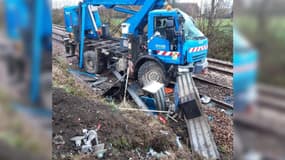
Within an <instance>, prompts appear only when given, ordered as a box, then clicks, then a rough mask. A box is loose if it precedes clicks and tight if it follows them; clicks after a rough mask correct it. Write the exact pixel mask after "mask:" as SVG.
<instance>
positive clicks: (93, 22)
mask: <svg viewBox="0 0 285 160" xmlns="http://www.w3.org/2000/svg"><path fill="white" fill-rule="evenodd" d="M88 11H89V14H90V17H91V20H92V24H93V26H94V28H95V31H96V32H97V31H98V27H97V25H96V20H95V19H94V16H93V14H92V11H91V6H90V5H88Z"/></svg>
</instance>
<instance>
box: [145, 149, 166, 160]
mask: <svg viewBox="0 0 285 160" xmlns="http://www.w3.org/2000/svg"><path fill="white" fill-rule="evenodd" d="M170 155H171V154H170V153H169V152H167V151H164V152H159V153H158V152H156V151H155V150H153V149H152V148H150V149H149V151H148V152H147V157H154V158H156V159H161V158H166V157H168V156H170Z"/></svg>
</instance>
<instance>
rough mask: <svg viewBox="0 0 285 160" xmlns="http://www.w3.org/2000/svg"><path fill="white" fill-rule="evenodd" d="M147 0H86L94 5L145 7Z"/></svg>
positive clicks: (85, 0)
mask: <svg viewBox="0 0 285 160" xmlns="http://www.w3.org/2000/svg"><path fill="white" fill-rule="evenodd" d="M145 2H146V0H84V3H88V4H92V5H143V4H144V3H145Z"/></svg>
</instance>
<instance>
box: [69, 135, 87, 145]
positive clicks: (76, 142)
mask: <svg viewBox="0 0 285 160" xmlns="http://www.w3.org/2000/svg"><path fill="white" fill-rule="evenodd" d="M83 139H84V136H75V137H72V138H71V139H70V140H71V141H74V142H75V145H76V147H80V146H81V142H82V140H83Z"/></svg>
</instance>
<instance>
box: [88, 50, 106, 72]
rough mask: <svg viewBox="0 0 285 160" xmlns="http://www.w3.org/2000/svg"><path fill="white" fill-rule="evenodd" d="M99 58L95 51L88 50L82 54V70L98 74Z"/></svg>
mask: <svg viewBox="0 0 285 160" xmlns="http://www.w3.org/2000/svg"><path fill="white" fill-rule="evenodd" d="M99 62H100V61H99V56H98V53H97V52H96V51H93V50H89V51H86V52H84V68H85V71H86V72H88V73H92V74H94V73H100V71H102V70H101V69H100V65H99Z"/></svg>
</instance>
